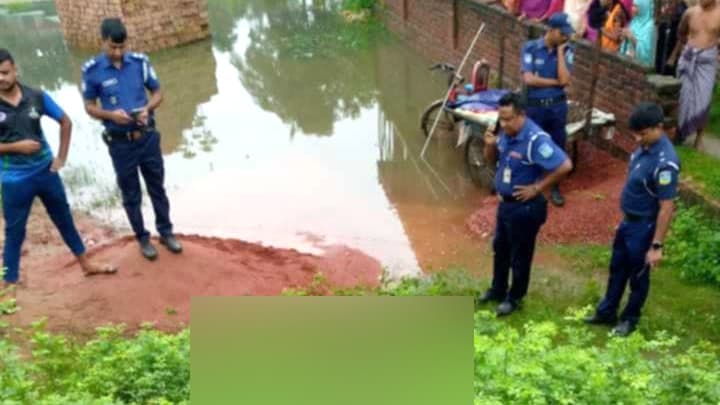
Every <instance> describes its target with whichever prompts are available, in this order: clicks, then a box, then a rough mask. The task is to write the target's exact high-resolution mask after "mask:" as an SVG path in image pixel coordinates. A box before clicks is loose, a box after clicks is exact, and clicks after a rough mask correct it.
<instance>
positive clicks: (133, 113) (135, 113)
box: [130, 108, 145, 127]
mask: <svg viewBox="0 0 720 405" xmlns="http://www.w3.org/2000/svg"><path fill="white" fill-rule="evenodd" d="M142 111H143V108H136V109H134V110H132V111H130V117H132V119H133V121H135V123H136V124H137V125H139V126H140V127H144V126H145V124H143V123H141V122H140V121H139V119H140V113H141V112H142Z"/></svg>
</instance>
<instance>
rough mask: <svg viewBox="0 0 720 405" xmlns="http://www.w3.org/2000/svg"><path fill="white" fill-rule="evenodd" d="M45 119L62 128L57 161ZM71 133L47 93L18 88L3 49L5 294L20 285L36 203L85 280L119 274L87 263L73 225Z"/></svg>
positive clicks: (0, 144) (0, 123)
mask: <svg viewBox="0 0 720 405" xmlns="http://www.w3.org/2000/svg"><path fill="white" fill-rule="evenodd" d="M43 115H47V116H48V117H50V118H52V119H53V120H55V121H57V122H58V123H59V124H60V150H59V153H58V156H57V157H55V158H53V154H52V151H51V150H50V146H49V145H48V143H47V141H46V139H45V135H44V134H43V132H42V128H41V126H40V118H41V117H42V116H43ZM71 129H72V123H71V122H70V119H69V118H68V116H67V115H65V113H64V112H63V110H62V109H61V108H60V107H59V106H58V105H57V104H55V102H54V101H53V100H52V99H51V98H50V96H49V95H48V94H47V93H45V92H44V91H40V90H35V89H33V88H30V87H27V86H24V85H22V84H20V83H18V81H17V67H16V66H15V61H14V60H13V57H12V55H11V54H10V53H9V52H8V51H7V50H5V49H0V180H2V208H3V215H4V218H5V245H4V246H3V270H4V271H3V281H4V285H3V288H2V290H5V289H8V288H9V287H11V286H13V285H14V284H16V283H17V282H18V279H19V275H20V252H21V248H22V244H23V241H24V240H25V226H26V225H27V221H28V216H29V215H30V209H31V208H32V204H33V200H34V199H35V197H39V198H40V201H42V203H43V205H45V209H46V210H47V212H48V215H50V219H52V221H53V223H54V224H55V226H56V227H57V229H58V231H60V234H61V235H62V238H63V240H64V241H65V243H66V244H67V245H68V247H69V248H70V250H71V251H72V252H73V254H74V255H75V256H76V257H77V260H78V262H79V263H80V267H82V270H83V272H84V273H85V275H86V276H90V275H95V274H103V273H114V272H115V271H117V269H116V268H114V267H112V266H108V265H103V266H100V265H97V264H95V263H92V262H90V261H89V260H88V258H87V255H86V254H85V246H84V245H83V242H82V239H81V238H80V235H79V234H78V231H77V229H76V228H75V224H74V223H73V218H72V214H71V213H70V206H69V205H68V202H67V197H66V196H65V189H64V187H63V183H62V180H61V179H60V175H59V174H58V171H59V170H60V169H61V168H62V167H63V166H64V165H65V159H67V154H68V149H69V147H70V132H71Z"/></svg>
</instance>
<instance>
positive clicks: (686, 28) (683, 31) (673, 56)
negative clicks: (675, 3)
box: [666, 9, 691, 66]
mask: <svg viewBox="0 0 720 405" xmlns="http://www.w3.org/2000/svg"><path fill="white" fill-rule="evenodd" d="M690 10H691V9H687V10H685V12H684V13H683V15H682V18H680V24H678V29H677V41H675V47H674V48H673V50H672V52H671V53H670V57H669V58H668V60H667V62H666V63H667V65H669V66H675V64H676V63H677V61H678V58H679V57H680V52H681V51H682V49H683V47H684V46H685V44H686V43H687V40H688V34H689V33H690V13H691V11H690Z"/></svg>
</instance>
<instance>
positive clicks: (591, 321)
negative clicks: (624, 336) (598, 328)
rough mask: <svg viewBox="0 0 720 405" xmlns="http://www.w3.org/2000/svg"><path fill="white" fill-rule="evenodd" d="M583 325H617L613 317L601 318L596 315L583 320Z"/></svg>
mask: <svg viewBox="0 0 720 405" xmlns="http://www.w3.org/2000/svg"><path fill="white" fill-rule="evenodd" d="M584 321H585V323H586V324H588V325H609V326H612V325H615V324H616V323H617V318H615V317H608V316H602V315H598V314H597V313H596V314H595V315H592V316H588V317H587V318H585V319H584Z"/></svg>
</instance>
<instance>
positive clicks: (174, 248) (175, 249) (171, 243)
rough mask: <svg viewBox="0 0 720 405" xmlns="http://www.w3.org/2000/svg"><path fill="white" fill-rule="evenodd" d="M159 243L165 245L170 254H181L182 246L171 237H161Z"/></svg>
mask: <svg viewBox="0 0 720 405" xmlns="http://www.w3.org/2000/svg"><path fill="white" fill-rule="evenodd" d="M160 243H161V244H163V245H165V247H167V248H168V250H169V251H171V252H172V253H176V254H177V253H181V252H182V245H181V244H180V241H179V240H177V239H176V238H175V237H174V236H173V235H168V236H163V237H161V238H160Z"/></svg>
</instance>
